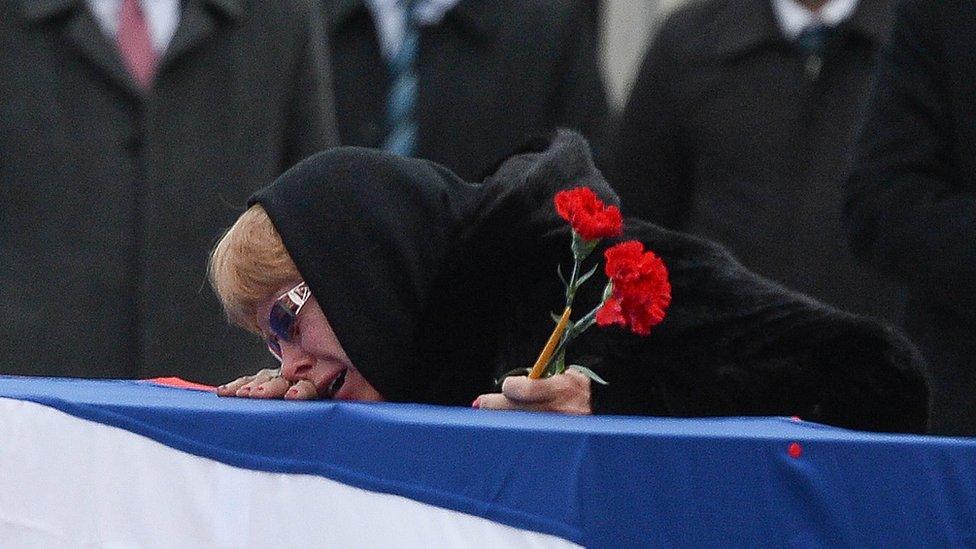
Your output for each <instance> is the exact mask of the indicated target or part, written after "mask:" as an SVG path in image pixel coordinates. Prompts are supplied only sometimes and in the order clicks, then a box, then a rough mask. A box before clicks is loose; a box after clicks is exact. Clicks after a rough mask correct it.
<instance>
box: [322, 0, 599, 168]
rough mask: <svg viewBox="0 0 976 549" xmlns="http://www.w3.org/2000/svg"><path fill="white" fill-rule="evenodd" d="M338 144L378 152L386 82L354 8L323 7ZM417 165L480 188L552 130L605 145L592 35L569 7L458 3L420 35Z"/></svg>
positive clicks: (547, 2) (349, 2) (371, 35)
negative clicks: (427, 164) (423, 162)
mask: <svg viewBox="0 0 976 549" xmlns="http://www.w3.org/2000/svg"><path fill="white" fill-rule="evenodd" d="M325 6H326V21H327V29H328V32H329V36H330V46H331V48H330V49H331V51H332V61H333V74H334V75H335V96H336V113H337V118H338V126H339V139H340V141H341V142H342V144H344V145H360V146H367V147H379V146H382V143H383V140H384V138H385V137H386V134H387V128H386V127H384V124H383V120H384V112H385V108H386V106H385V102H386V95H387V91H388V90H389V87H390V77H389V74H388V71H387V66H386V61H385V60H384V59H383V57H382V55H381V53H380V47H379V39H378V37H377V33H376V29H375V26H374V23H373V17H372V15H371V14H370V11H369V9H368V8H367V6H366V5H365V3H364V2H363V1H362V0H327V1H326V2H325ZM418 58H419V61H418V67H417V71H418V78H419V88H420V89H419V98H418V112H417V121H418V125H419V135H418V150H417V152H416V156H418V157H421V158H427V159H430V160H434V161H436V162H439V163H441V164H444V165H446V166H447V167H449V168H451V169H452V170H453V171H455V172H456V173H457V174H458V175H460V176H461V177H462V178H464V179H467V180H476V179H480V178H481V177H482V176H484V175H486V173H487V172H488V171H490V169H491V168H492V167H494V165H495V164H496V163H497V162H499V161H500V160H501V159H502V158H504V157H505V156H507V155H508V154H509V153H511V152H513V151H514V150H515V149H517V148H518V147H519V146H520V145H521V144H522V143H523V142H524V141H526V140H528V139H530V138H533V137H536V136H538V135H540V134H544V133H548V132H550V131H551V130H553V129H554V128H556V127H557V126H564V127H568V128H574V129H577V130H579V131H581V132H582V133H583V134H585V135H586V136H587V137H589V138H590V139H591V140H593V141H594V142H595V143H597V144H602V143H603V141H604V140H603V134H604V132H605V125H606V121H607V103H606V96H605V91H604V87H603V80H602V77H601V74H600V70H599V67H598V63H597V48H596V44H595V40H594V37H593V36H592V32H591V26H590V25H589V24H588V23H587V22H586V19H585V18H584V17H583V16H581V15H580V13H579V12H578V11H577V10H576V9H574V3H573V2H571V1H568V0H499V1H495V2H486V1H484V0H461V2H460V3H459V4H458V5H457V6H455V7H454V8H453V9H451V10H450V11H449V12H448V13H447V14H446V15H445V17H444V19H443V20H442V21H441V22H440V23H439V24H437V25H435V26H432V27H423V28H422V29H421V39H420V53H419V55H418Z"/></svg>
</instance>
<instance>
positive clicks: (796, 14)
mask: <svg viewBox="0 0 976 549" xmlns="http://www.w3.org/2000/svg"><path fill="white" fill-rule="evenodd" d="M855 8H857V0H830V1H829V2H827V3H826V4H824V5H823V7H821V8H820V9H819V10H817V11H810V10H809V9H808V8H807V7H806V6H804V5H803V4H801V3H799V2H797V0H773V11H774V12H776V21H777V22H778V23H779V28H780V29H781V30H782V31H783V35H784V36H785V37H786V38H787V39H789V40H795V39H796V37H797V36H799V35H800V33H801V32H803V30H804V29H806V28H807V27H809V26H811V25H818V24H824V25H827V26H830V27H833V26H836V25H837V24H838V23H841V22H843V21H846V20H847V19H848V18H850V16H851V15H853V13H854V9H855Z"/></svg>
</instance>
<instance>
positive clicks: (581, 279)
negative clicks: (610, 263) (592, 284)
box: [576, 265, 599, 288]
mask: <svg viewBox="0 0 976 549" xmlns="http://www.w3.org/2000/svg"><path fill="white" fill-rule="evenodd" d="M597 267H599V265H594V266H593V268H592V269H590V270H589V271H586V274H584V275H583V276H581V277H579V280H577V281H576V287H577V288H579V287H580V286H582V285H583V283H584V282H586V281H587V280H589V278H590V277H591V276H593V273H595V272H596V268H597Z"/></svg>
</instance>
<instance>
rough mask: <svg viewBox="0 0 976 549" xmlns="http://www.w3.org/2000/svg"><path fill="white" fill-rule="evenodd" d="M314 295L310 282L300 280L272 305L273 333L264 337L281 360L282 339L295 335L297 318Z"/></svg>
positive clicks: (270, 318) (287, 339)
mask: <svg viewBox="0 0 976 549" xmlns="http://www.w3.org/2000/svg"><path fill="white" fill-rule="evenodd" d="M310 297H312V290H310V289H309V288H308V284H305V283H304V282H300V283H299V284H298V285H297V286H295V287H294V288H292V289H290V290H288V291H287V292H285V293H283V294H281V296H280V297H278V299H276V300H275V302H274V304H273V305H272V306H271V312H269V313H268V326H269V327H270V328H271V333H270V334H267V335H266V336H265V338H264V341H265V343H267V345H268V350H269V351H271V354H273V355H274V356H275V358H277V359H278V362H281V343H280V342H281V341H290V340H291V338H292V337H294V336H295V320H296V319H297V318H298V313H300V312H301V311H302V307H304V306H305V303H306V302H307V301H308V298H310Z"/></svg>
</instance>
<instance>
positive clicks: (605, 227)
mask: <svg viewBox="0 0 976 549" xmlns="http://www.w3.org/2000/svg"><path fill="white" fill-rule="evenodd" d="M555 202H556V212H558V213H559V216H560V217H562V218H563V219H565V220H566V221H569V224H570V225H572V227H573V230H574V231H576V232H577V233H579V235H580V237H581V238H583V240H597V239H600V238H607V237H611V236H620V233H621V231H622V228H623V217H622V216H621V215H620V208H618V207H616V206H607V205H606V204H604V203H603V201H602V200H600V199H599V198H597V196H596V193H594V192H593V191H592V190H591V189H590V188H589V187H578V188H576V189H570V190H567V191H560V192H558V193H556V198H555Z"/></svg>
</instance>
